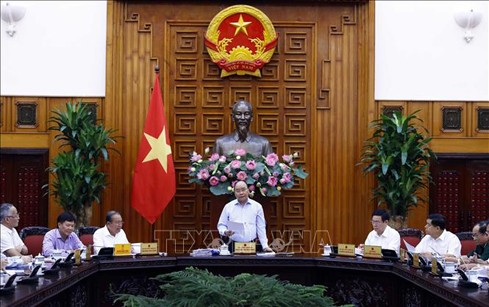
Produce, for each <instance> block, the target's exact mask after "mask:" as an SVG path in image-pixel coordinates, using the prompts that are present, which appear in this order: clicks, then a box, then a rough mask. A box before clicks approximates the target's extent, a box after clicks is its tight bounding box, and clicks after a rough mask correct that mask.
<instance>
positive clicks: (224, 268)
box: [0, 254, 489, 307]
mask: <svg viewBox="0 0 489 307" xmlns="http://www.w3.org/2000/svg"><path fill="white" fill-rule="evenodd" d="M189 266H193V267H197V268H202V269H207V270H209V271H210V272H213V273H215V274H219V275H223V276H234V275H237V274H239V273H243V272H247V273H256V274H266V275H278V277H279V279H281V280H288V281H290V282H293V283H299V284H303V285H313V284H321V285H325V286H326V287H327V293H328V295H329V296H331V297H332V298H333V299H334V300H335V302H336V303H338V304H346V303H351V304H354V305H356V306H489V292H488V290H481V289H467V288H461V287H459V286H457V282H456V281H445V280H442V279H441V278H439V277H436V276H432V275H430V274H429V273H426V272H422V271H421V270H416V269H414V268H411V267H409V266H408V265H407V264H403V263H392V262H387V261H383V260H377V259H365V258H363V259H358V258H350V257H338V256H337V257H335V258H330V257H321V255H314V254H294V255H284V256H279V255H276V256H274V257H258V256H255V255H251V256H236V255H235V256H212V257H191V256H189V255H172V256H164V257H160V256H143V257H139V258H134V257H130V256H127V257H115V258H114V259H113V260H101V261H90V262H84V263H82V265H80V266H74V267H72V268H64V269H61V270H60V272H59V274H58V275H54V276H41V277H40V278H39V282H38V284H34V285H24V284H18V285H17V287H16V289H15V292H14V293H13V294H11V295H3V296H1V297H0V306H2V307H3V306H37V305H40V306H112V305H113V302H114V298H115V297H114V293H131V294H139V295H148V296H161V295H162V293H161V292H160V289H159V287H158V284H157V283H155V281H154V280H152V279H151V277H154V276H157V275H159V274H163V273H169V272H173V271H177V270H182V269H184V268H185V267H189ZM118 305H120V304H118Z"/></svg>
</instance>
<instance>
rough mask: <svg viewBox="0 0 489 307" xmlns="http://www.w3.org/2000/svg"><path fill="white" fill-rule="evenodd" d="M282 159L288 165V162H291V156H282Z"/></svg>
mask: <svg viewBox="0 0 489 307" xmlns="http://www.w3.org/2000/svg"><path fill="white" fill-rule="evenodd" d="M282 159H284V161H285V162H286V163H289V162H290V161H292V155H283V156H282Z"/></svg>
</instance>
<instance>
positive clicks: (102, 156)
mask: <svg viewBox="0 0 489 307" xmlns="http://www.w3.org/2000/svg"><path fill="white" fill-rule="evenodd" d="M52 112H53V113H54V114H55V115H54V116H52V117H51V118H50V120H49V121H50V122H52V123H54V125H53V126H52V127H49V130H55V131H59V132H60V133H59V134H58V135H56V136H55V138H54V139H55V140H56V141H58V142H61V145H60V148H68V150H66V151H64V152H60V153H59V154H58V155H57V156H56V157H54V159H53V161H52V166H50V167H49V168H48V170H49V171H50V172H51V173H52V174H53V175H54V180H53V183H52V192H51V193H52V194H53V195H54V196H55V197H56V198H57V200H58V202H59V204H60V206H61V207H63V209H64V210H65V211H70V212H72V213H73V214H74V215H75V216H76V217H77V228H78V227H80V226H88V225H89V223H90V219H91V216H92V204H93V203H94V202H97V203H100V195H101V193H102V191H103V190H104V189H105V188H106V187H107V178H106V175H105V173H104V172H103V171H102V170H101V162H102V161H104V160H108V159H109V152H108V147H107V146H108V145H109V144H115V142H116V141H115V138H114V137H113V136H112V134H113V132H114V130H112V129H106V128H105V127H104V126H103V125H102V124H97V123H96V120H95V119H94V117H93V114H92V112H91V111H90V109H89V108H88V107H87V105H86V104H84V103H82V102H80V103H70V102H68V103H67V104H66V111H60V110H54V111H52Z"/></svg>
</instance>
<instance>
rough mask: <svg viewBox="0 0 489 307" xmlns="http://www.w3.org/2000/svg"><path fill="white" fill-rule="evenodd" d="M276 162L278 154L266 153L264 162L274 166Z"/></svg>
mask: <svg viewBox="0 0 489 307" xmlns="http://www.w3.org/2000/svg"><path fill="white" fill-rule="evenodd" d="M277 162H278V156H277V155H276V154H275V153H271V154H268V155H267V157H266V158H265V163H267V165H269V166H274V165H275V164H276V163H277Z"/></svg>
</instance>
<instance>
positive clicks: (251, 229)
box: [217, 181, 272, 252]
mask: <svg viewBox="0 0 489 307" xmlns="http://www.w3.org/2000/svg"><path fill="white" fill-rule="evenodd" d="M249 193H250V192H249V190H248V185H247V184H246V182H244V181H238V182H237V183H236V185H235V186H234V195H235V196H236V199H235V200H233V201H230V202H228V203H227V204H226V206H224V209H223V210H222V213H221V217H220V218H219V222H218V224H217V229H218V231H219V234H220V235H221V236H225V237H229V238H231V240H233V241H235V242H252V241H256V237H257V235H258V239H259V240H260V243H261V247H262V251H264V252H272V249H271V248H270V247H269V246H268V238H267V233H266V229H265V226H266V222H265V215H264V213H263V207H262V205H261V204H260V203H258V202H256V201H254V200H252V199H250V198H249V197H248V195H249ZM229 221H232V222H241V223H245V226H246V227H245V233H244V234H235V233H234V232H233V231H232V230H229V229H228V222H229ZM257 251H259V249H258V248H257Z"/></svg>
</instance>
